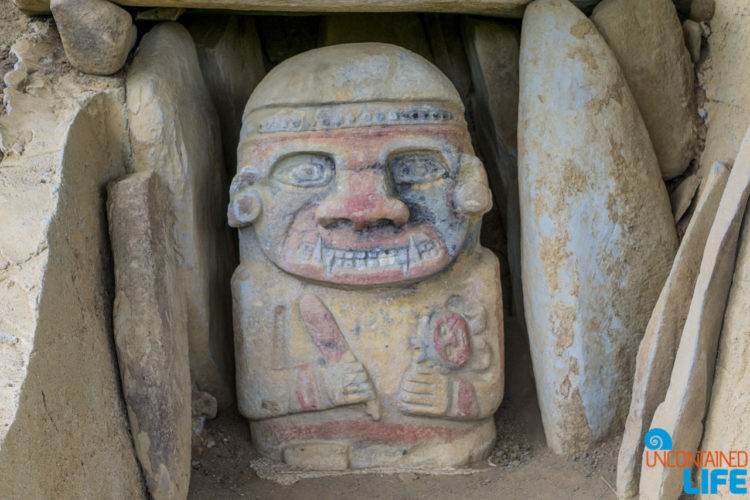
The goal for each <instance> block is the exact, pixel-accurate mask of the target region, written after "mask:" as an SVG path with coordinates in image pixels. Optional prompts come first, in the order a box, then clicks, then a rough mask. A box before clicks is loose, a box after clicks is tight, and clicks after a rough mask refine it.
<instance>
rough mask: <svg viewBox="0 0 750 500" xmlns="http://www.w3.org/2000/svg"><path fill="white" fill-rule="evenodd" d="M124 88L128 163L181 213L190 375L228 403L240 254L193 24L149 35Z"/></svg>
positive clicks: (176, 241) (178, 237) (177, 245)
mask: <svg viewBox="0 0 750 500" xmlns="http://www.w3.org/2000/svg"><path fill="white" fill-rule="evenodd" d="M126 86H127V109H128V116H129V124H130V142H131V147H132V149H133V151H132V156H131V168H132V169H133V170H135V171H150V170H153V171H154V172H156V174H157V175H158V176H159V178H160V179H161V181H162V182H163V184H164V185H165V186H166V188H167V192H168V193H169V203H168V206H169V207H170V208H169V209H170V211H171V213H172V215H173V217H174V218H175V224H174V230H173V234H172V238H171V245H173V248H174V252H175V254H176V255H177V256H178V257H177V258H178V262H179V272H180V279H179V284H180V287H181V289H183V290H184V291H185V293H186V297H187V316H188V333H189V342H190V374H191V377H192V381H193V382H194V383H195V384H196V385H197V387H198V388H199V389H200V390H202V391H206V392H209V393H211V394H212V395H213V396H215V397H216V398H217V400H218V401H219V405H220V406H221V407H226V406H228V405H229V404H231V402H232V401H233V398H234V390H233V375H232V374H233V357H232V327H231V299H230V296H229V278H230V275H231V271H232V268H233V267H234V264H235V262H236V257H235V255H236V253H235V250H234V248H233V246H234V245H233V242H232V236H231V233H230V232H229V228H228V226H227V225H226V219H225V217H226V216H225V211H226V206H227V201H228V200H227V199H228V194H227V191H228V187H227V186H228V183H227V181H226V179H227V175H226V172H225V167H224V161H223V158H222V151H221V137H220V132H219V119H218V116H217V114H216V109H215V108H214V104H213V102H212V100H211V95H210V93H209V91H208V89H207V87H206V84H205V82H204V79H203V76H202V75H201V69H200V65H199V63H198V55H197V53H196V49H195V45H194V43H193V40H192V38H191V37H190V34H189V33H188V31H187V29H185V28H184V27H183V26H182V25H181V24H178V23H175V22H169V23H162V24H159V25H157V26H155V27H154V28H153V29H152V30H151V31H150V32H149V33H147V34H146V35H145V36H144V37H143V40H142V41H141V44H140V46H139V48H138V52H137V54H136V56H135V58H134V60H133V63H132V64H131V65H130V67H129V68H128V74H127V80H126Z"/></svg>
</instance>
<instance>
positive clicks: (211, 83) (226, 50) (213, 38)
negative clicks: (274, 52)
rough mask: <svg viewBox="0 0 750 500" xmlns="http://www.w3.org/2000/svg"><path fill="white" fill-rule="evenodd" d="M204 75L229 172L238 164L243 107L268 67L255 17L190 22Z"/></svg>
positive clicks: (230, 17) (229, 17)
mask: <svg viewBox="0 0 750 500" xmlns="http://www.w3.org/2000/svg"><path fill="white" fill-rule="evenodd" d="M189 29H190V34H191V35H192V36H193V38H194V39H195V46H196V48H197V50H198V61H199V62H200V65H201V70H203V78H204V80H205V82H206V86H207V87H208V91H209V93H210V94H211V97H212V98H213V101H214V105H215V106H216V111H217V112H218V114H219V122H220V124H221V140H222V145H223V150H224V159H225V160H226V166H227V169H228V170H229V172H230V173H232V172H234V171H235V168H236V167H237V141H238V140H239V137H240V127H241V126H242V110H243V109H244V108H245V103H246V102H247V99H248V97H250V93H251V92H252V91H253V89H254V88H255V86H256V85H257V84H258V82H259V81H260V79H261V78H263V75H265V74H266V70H265V68H264V67H263V53H262V52H261V48H260V40H259V39H258V31H257V29H256V28H255V18H254V17H249V16H211V17H208V16H201V18H200V19H199V20H197V21H194V22H192V23H191V24H190V27H189Z"/></svg>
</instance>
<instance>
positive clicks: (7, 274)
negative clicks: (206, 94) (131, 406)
mask: <svg viewBox="0 0 750 500" xmlns="http://www.w3.org/2000/svg"><path fill="white" fill-rule="evenodd" d="M39 26H40V27H44V30H40V31H39V32H38V33H35V34H27V35H24V38H22V39H21V40H19V41H18V42H16V43H15V44H14V46H13V48H12V53H14V54H15V55H16V56H17V58H18V62H17V64H16V69H15V70H14V73H17V76H20V77H15V78H11V80H13V81H16V82H21V83H20V84H19V85H17V86H14V87H13V88H6V89H4V101H5V103H6V104H7V109H8V110H10V114H8V115H3V116H2V117H0V151H2V154H0V156H3V157H4V158H3V160H2V162H1V163H0V186H2V189H0V228H2V230H0V283H2V286H0V478H2V479H1V480H0V498H102V497H115V498H133V499H138V498H144V496H145V492H144V491H143V485H142V480H141V474H140V471H139V470H138V463H137V461H136V458H135V453H134V451H133V445H132V443H131V440H130V436H129V434H128V425H127V420H126V416H125V408H124V405H123V403H122V401H121V398H120V390H119V387H118V376H117V365H116V361H115V356H114V348H113V345H112V327H111V318H112V307H111V304H112V298H113V297H112V294H111V291H110V290H111V287H112V277H111V276H112V275H111V273H112V269H111V258H110V256H109V249H108V247H109V245H108V241H107V238H106V231H107V229H106V219H105V211H104V186H105V185H106V183H107V182H108V181H109V180H111V179H113V178H115V177H117V176H120V175H122V174H123V173H124V170H125V162H126V160H127V132H126V121H125V112H124V106H123V100H124V95H123V91H122V80H121V79H117V78H107V79H104V78H96V77H90V76H87V75H81V74H80V73H79V72H77V71H71V70H70V69H67V70H66V68H69V66H67V64H65V62H64V54H63V51H62V47H61V46H60V44H59V39H57V38H56V37H55V36H54V30H49V32H47V30H46V27H47V23H44V22H40V23H39ZM18 73H21V75H18Z"/></svg>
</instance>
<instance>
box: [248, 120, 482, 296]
mask: <svg viewBox="0 0 750 500" xmlns="http://www.w3.org/2000/svg"><path fill="white" fill-rule="evenodd" d="M467 140H468V136H467V135H466V134H465V133H464V132H462V131H460V130H458V129H454V128H453V127H451V128H447V127H439V126H438V127H430V126H425V127H419V128H416V127H367V128H356V129H349V130H344V131H337V132H329V131H326V132H312V133H309V134H305V135H304V136H301V135H299V134H295V135H289V136H285V137H282V136H275V137H272V138H271V137H269V138H264V139H263V140H260V141H258V142H257V144H256V146H255V154H254V155H252V156H253V158H254V160H255V162H254V163H255V164H254V168H253V170H255V171H256V172H257V173H258V174H259V176H258V179H257V180H256V181H255V186H256V192H257V194H258V196H259V198H260V201H261V203H262V207H263V211H262V215H261V216H260V217H259V218H258V219H257V220H256V221H255V231H256V234H257V236H258V239H259V242H260V244H261V247H262V249H263V252H264V253H265V255H266V256H267V257H268V258H269V259H270V260H271V261H273V262H274V263H275V264H276V265H278V266H279V267H281V268H282V269H284V270H285V271H287V272H290V273H292V274H295V275H299V276H302V277H305V278H310V279H313V280H317V281H325V282H331V283H338V284H347V285H367V284H382V283H391V282H398V281H403V280H410V279H416V278H422V277H425V276H428V275H431V274H433V273H436V272H438V271H440V270H442V269H443V268H445V267H446V266H447V265H448V264H449V263H450V262H451V261H452V260H453V258H454V257H455V256H456V255H457V253H458V252H459V250H460V249H461V247H462V245H463V243H464V240H465V239H466V236H467V233H468V231H469V229H470V225H471V223H472V222H474V221H473V220H471V218H469V217H467V216H466V214H464V213H461V212H460V210H459V211H457V210H456V207H455V205H454V190H455V189H456V187H457V183H458V177H459V170H460V166H461V158H462V155H461V151H463V150H464V148H465V147H466V141H467Z"/></svg>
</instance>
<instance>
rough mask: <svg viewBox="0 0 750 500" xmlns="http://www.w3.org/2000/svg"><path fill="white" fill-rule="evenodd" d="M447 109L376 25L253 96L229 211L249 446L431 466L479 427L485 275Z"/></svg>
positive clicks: (482, 447) (496, 314)
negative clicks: (376, 32)
mask: <svg viewBox="0 0 750 500" xmlns="http://www.w3.org/2000/svg"><path fill="white" fill-rule="evenodd" d="M463 114H464V113H463V106H462V104H461V100H460V98H459V96H458V93H457V92H456V90H455V89H454V87H453V86H452V84H451V83H450V81H449V80H448V79H447V78H446V77H445V76H444V75H443V74H442V73H440V71H439V70H437V69H436V68H435V67H434V66H433V65H432V64H430V63H429V62H427V61H426V60H424V59H423V58H422V57H420V56H418V55H416V54H414V53H412V52H409V51H407V50H405V49H402V48H399V47H396V46H392V45H387V44H377V43H367V44H348V45H338V46H333V47H326V48H321V49H316V50H312V51H309V52H306V53H304V54H301V55H298V56H296V57H293V58H291V59H288V60H287V61H285V62H283V63H282V64H280V65H279V66H278V67H276V68H275V69H274V70H273V71H271V72H270V73H269V74H268V76H267V77H266V78H265V79H264V80H263V81H262V82H261V83H260V84H259V85H258V87H257V88H256V90H255V92H254V93H253V94H252V96H251V97H250V100H249V101H248V103H247V106H246V108H245V113H244V117H243V125H242V133H241V139H240V144H239V148H238V172H237V175H236V176H235V178H234V180H233V182H232V187H231V199H230V205H229V213H228V215H229V221H230V224H231V225H232V226H234V227H237V228H240V231H239V237H240V252H241V264H240V266H239V267H238V268H237V270H236V271H235V273H234V276H233V279H232V292H233V302H234V331H235V351H236V363H237V391H238V400H239V407H240V412H241V413H242V414H243V415H244V416H245V417H247V418H249V419H250V420H251V430H252V436H253V441H254V444H255V446H256V448H257V449H258V451H259V452H260V453H262V454H263V455H265V456H268V457H271V458H275V459H277V460H284V461H285V462H287V463H289V464H292V465H295V466H302V467H308V468H315V469H346V468H367V467H383V466H399V467H409V466H412V467H414V466H416V467H445V466H458V465H462V464H465V463H467V462H469V461H472V460H476V459H481V458H483V457H484V456H486V454H487V453H488V452H489V450H490V448H491V447H492V445H493V444H494V440H495V426H494V422H493V418H492V416H493V413H494V411H495V410H496V409H497V407H498V405H499V404H500V401H501V399H502V395H503V341H502V326H501V325H502V309H501V292H500V274H499V264H498V260H497V258H496V257H495V256H494V255H493V254H492V253H491V252H490V251H489V250H487V249H485V248H483V247H481V246H480V245H479V227H480V222H481V216H482V214H484V213H485V212H486V211H487V210H488V209H489V208H490V206H491V193H490V191H489V188H488V185H487V179H486V174H485V172H484V169H483V166H482V164H481V162H480V161H479V159H478V158H477V157H476V156H474V153H473V149H472V145H471V139H470V137H469V133H468V130H467V127H466V123H465V121H464V117H463Z"/></svg>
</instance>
